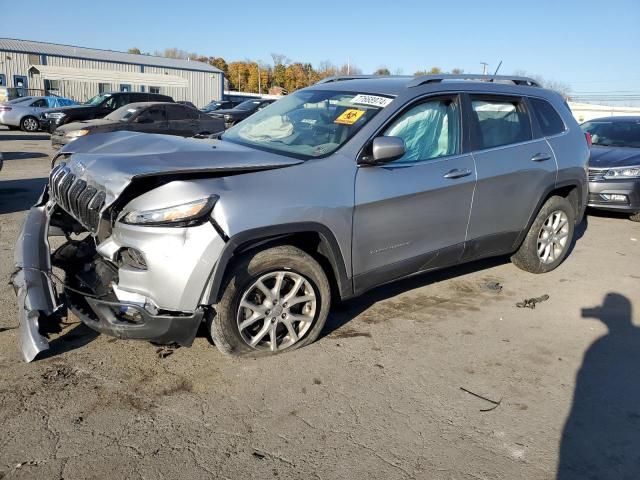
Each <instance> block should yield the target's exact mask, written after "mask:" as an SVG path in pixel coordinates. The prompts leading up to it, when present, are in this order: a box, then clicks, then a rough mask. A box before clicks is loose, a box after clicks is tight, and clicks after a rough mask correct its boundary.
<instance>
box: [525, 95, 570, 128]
mask: <svg viewBox="0 0 640 480" xmlns="http://www.w3.org/2000/svg"><path fill="white" fill-rule="evenodd" d="M529 101H530V102H531V108H532V109H533V113H534V115H535V116H536V119H537V120H538V124H539V125H540V130H542V135H544V136H545V137H549V136H551V135H556V134H558V133H562V132H564V131H565V129H566V128H565V126H564V122H563V121H562V118H561V117H560V115H559V114H558V112H557V111H556V109H555V108H553V106H552V105H551V104H550V103H549V102H547V101H546V100H542V99H540V98H529Z"/></svg>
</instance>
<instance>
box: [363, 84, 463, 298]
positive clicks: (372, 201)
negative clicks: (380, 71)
mask: <svg viewBox="0 0 640 480" xmlns="http://www.w3.org/2000/svg"><path fill="white" fill-rule="evenodd" d="M460 112H461V101H460V97H459V96H458V95H453V96H446V97H429V98H427V99H426V100H422V101H420V102H419V103H416V104H413V105H412V106H410V107H409V108H407V109H406V110H405V111H404V112H402V113H401V114H399V115H398V116H397V117H395V118H394V119H393V120H391V122H390V123H389V124H388V125H387V126H386V127H385V129H384V130H383V131H382V135H385V136H394V137H400V138H402V139H403V140H404V142H405V149H406V151H405V155H404V156H403V157H402V158H400V159H398V160H395V161H393V162H390V163H386V164H383V165H379V166H360V167H359V168H358V171H357V173H356V182H355V210H354V215H353V243H352V248H353V252H352V261H353V274H354V288H355V290H356V292H357V293H360V292H362V291H365V290H367V289H369V288H371V287H374V286H376V285H379V284H382V283H385V282H388V281H391V280H394V279H397V278H401V277H404V276H407V275H409V274H412V273H415V272H418V271H425V270H430V269H433V268H436V267H442V266H446V265H450V264H455V263H457V262H458V260H459V258H460V256H461V254H462V252H463V250H464V242H465V238H466V230H467V225H468V223H469V214H470V211H471V201H472V197H473V190H474V186H475V165H474V160H473V157H472V156H471V155H470V154H468V153H461V152H462V138H463V136H462V133H463V132H462V119H461V113H460Z"/></svg>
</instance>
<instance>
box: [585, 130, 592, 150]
mask: <svg viewBox="0 0 640 480" xmlns="http://www.w3.org/2000/svg"><path fill="white" fill-rule="evenodd" d="M584 136H585V137H586V139H587V145H589V148H591V145H593V142H592V141H591V134H590V133H589V132H584Z"/></svg>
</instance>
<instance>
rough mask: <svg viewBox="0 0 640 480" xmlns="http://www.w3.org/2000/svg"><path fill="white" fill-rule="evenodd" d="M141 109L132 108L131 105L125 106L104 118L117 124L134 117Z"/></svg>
mask: <svg viewBox="0 0 640 480" xmlns="http://www.w3.org/2000/svg"><path fill="white" fill-rule="evenodd" d="M141 109H142V107H132V106H131V105H125V106H124V107H120V108H118V109H117V110H114V111H113V112H111V113H110V114H109V115H107V116H106V117H104V118H105V119H106V120H113V121H117V122H127V121H129V120H130V119H131V117H133V116H134V115H136V114H137V113H138V112H139V111H140V110H141Z"/></svg>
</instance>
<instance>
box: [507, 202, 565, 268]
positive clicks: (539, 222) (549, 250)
mask: <svg viewBox="0 0 640 480" xmlns="http://www.w3.org/2000/svg"><path fill="white" fill-rule="evenodd" d="M574 224H575V212H574V211H573V207H572V206H571V203H570V202H569V201H568V200H567V199H566V198H563V197H558V196H553V197H551V198H549V199H548V200H547V201H546V202H545V203H544V205H543V206H542V208H541V209H540V211H539V212H538V215H537V216H536V219H535V220H534V221H533V224H531V228H530V229H529V232H528V233H527V236H526V237H525V239H524V241H523V242H522V245H520V248H519V249H518V251H517V252H516V253H515V254H514V255H513V256H512V257H511V261H512V262H513V263H514V264H515V265H516V266H517V267H518V268H521V269H522V270H525V271H527V272H531V273H546V272H550V271H551V270H553V269H554V268H556V267H557V266H558V265H560V264H561V263H562V261H563V260H564V259H565V257H566V256H567V253H568V251H569V246H570V245H571V240H572V239H573V230H574Z"/></svg>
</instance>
